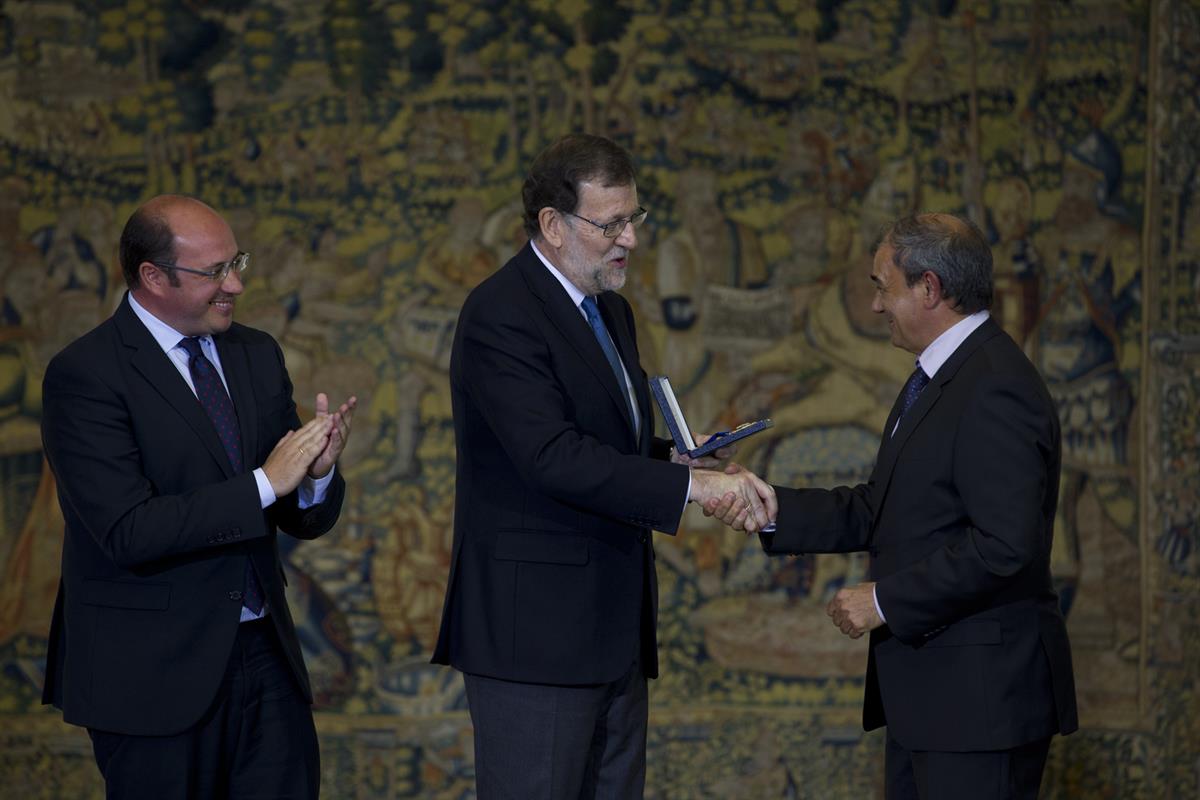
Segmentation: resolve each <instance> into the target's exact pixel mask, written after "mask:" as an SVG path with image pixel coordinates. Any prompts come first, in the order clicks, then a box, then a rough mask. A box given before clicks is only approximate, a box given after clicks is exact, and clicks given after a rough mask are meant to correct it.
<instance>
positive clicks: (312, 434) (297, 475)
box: [262, 392, 358, 497]
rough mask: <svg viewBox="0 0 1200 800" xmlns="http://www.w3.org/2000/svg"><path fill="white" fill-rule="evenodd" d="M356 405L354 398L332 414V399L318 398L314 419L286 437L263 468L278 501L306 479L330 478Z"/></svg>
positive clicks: (284, 436)
mask: <svg viewBox="0 0 1200 800" xmlns="http://www.w3.org/2000/svg"><path fill="white" fill-rule="evenodd" d="M357 405H358V398H357V397H355V396H353V395H351V397H350V398H349V399H348V400H347V401H346V402H344V403H342V405H341V406H340V407H339V408H338V409H337V410H336V411H333V412H330V410H329V397H328V396H327V395H326V394H325V393H324V392H319V393H318V394H317V399H316V405H315V406H314V408H315V410H316V413H315V414H314V416H313V418H312V419H310V420H309V421H308V422H306V423H304V424H303V425H302V426H300V428H299V429H298V430H294V431H288V432H287V433H285V434H284V435H283V437H282V438H281V439H280V440H279V442H278V443H277V444H276V445H275V448H274V449H273V450H272V451H271V454H270V455H269V456H267V460H266V462H265V463H264V464H263V465H262V469H263V472H264V473H265V474H266V476H267V480H268V481H270V483H271V488H272V489H273V490H274V491H275V496H276V497H282V496H284V495H285V494H288V493H290V492H291V491H292V490H294V489H295V488H296V487H297V486H299V485H300V481H302V480H303V479H304V477H305V476H306V475H307V476H308V477H310V478H313V479H318V478H323V477H325V476H326V475H328V474H329V471H330V470H331V469H333V465H334V464H335V463H337V460H338V457H339V456H341V454H342V451H343V450H345V449H346V441H347V439H349V437H350V422H351V420H352V419H353V418H354V409H355V406H357Z"/></svg>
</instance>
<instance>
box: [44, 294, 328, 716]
mask: <svg viewBox="0 0 1200 800" xmlns="http://www.w3.org/2000/svg"><path fill="white" fill-rule="evenodd" d="M215 341H216V343H217V349H218V352H219V353H220V356H221V367H222V370H223V371H224V373H225V379H226V381H227V383H228V385H229V390H230V394H231V395H232V397H233V404H234V408H235V409H236V411H237V416H238V423H239V425H240V427H241V435H242V452H243V454H244V456H245V459H244V460H245V463H246V467H247V469H248V470H252V469H254V468H255V467H258V466H261V465H262V463H263V462H264V461H265V460H266V457H267V455H268V454H269V453H270V452H271V449H272V448H273V447H274V446H275V444H276V442H278V440H279V438H280V437H281V436H283V434H284V433H285V432H286V431H287V430H289V429H295V428H297V427H299V424H300V420H299V418H298V417H297V415H296V405H295V403H294V402H293V401H292V384H291V381H290V380H289V378H288V374H287V370H286V368H285V367H284V363H283V354H282V352H280V350H279V346H278V345H277V344H276V343H275V341H274V340H273V339H272V338H271V337H270V336H268V335H267V334H265V333H262V332H261V331H257V330H254V329H252V328H247V327H244V326H241V325H237V324H234V325H233V326H232V327H231V328H230V329H229V330H228V331H227V332H225V333H223V334H220V335H218V336H216V337H215ZM42 405H43V417H42V442H43V446H44V448H45V452H46V457H47V458H48V459H49V462H50V467H51V469H52V470H53V471H54V475H55V478H56V479H57V483H58V495H59V503H60V505H61V506H62V511H63V516H64V517H65V519H66V535H65V538H64V542H63V563H62V581H61V583H60V584H59V593H58V601H57V603H56V604H55V609H54V618H53V622H52V624H51V629H50V646H49V653H48V656H47V662H48V663H47V668H46V685H45V690H44V693H43V701H44V702H47V703H53V704H54V705H56V706H58V707H60V708H61V709H62V710H63V718H64V719H65V720H66V721H67V722H71V723H74V724H77V725H85V726H88V727H90V728H98V729H101V730H106V731H112V732H116V733H125V734H136V735H156V736H161V735H170V734H175V733H178V732H181V731H183V730H185V729H187V728H188V727H190V726H191V725H193V724H194V723H195V722H196V721H197V720H198V719H199V718H200V716H201V715H202V714H203V713H204V712H205V711H206V710H207V709H208V707H209V706H210V705H211V703H212V701H213V699H214V697H215V695H216V692H217V689H218V687H219V685H220V683H221V679H222V677H223V676H224V674H225V665H226V662H227V661H228V659H229V654H230V652H231V650H232V647H233V640H234V637H235V635H236V634H237V630H238V624H239V623H238V620H239V618H240V615H241V607H242V602H241V591H242V587H243V582H244V570H245V563H246V559H247V558H249V559H252V561H253V563H254V567H255V570H256V572H257V574H258V577H259V579H260V582H261V583H262V586H263V590H264V592H265V596H266V599H267V602H268V604H269V606H270V614H269V615H268V618H269V619H270V620H271V621H272V622H273V623H274V626H275V629H276V630H277V631H278V633H279V639H280V641H281V642H282V643H283V649H284V653H285V654H286V657H287V660H288V663H289V664H290V666H291V668H292V670H293V671H294V672H295V674H296V678H297V680H298V681H299V683H300V685H301V686H302V687H303V689H304V691H305V693H306V696H307V697H308V699H309V701H310V702H311V700H312V695H311V691H310V690H309V684H308V674H307V672H306V670H305V667H304V662H303V660H302V658H301V655H300V648H299V643H298V642H297V640H296V633H295V627H294V625H293V623H292V619H291V615H290V613H289V611H288V607H287V601H286V600H285V599H284V593H283V581H284V578H283V573H282V570H281V566H280V563H279V554H278V550H277V548H276V543H275V534H276V530H277V529H280V530H284V531H286V532H287V533H290V534H292V535H294V536H299V537H302V538H314V537H316V536H319V535H321V534H322V533H325V532H326V531H328V530H329V529H330V527H332V525H333V524H334V522H335V521H336V519H337V516H338V513H339V511H340V509H341V502H342V496H343V494H344V488H345V484H344V482H343V480H342V478H341V477H340V475H337V476H335V477H334V480H333V481H332V483H331V484H330V487H329V491H328V493H327V495H326V497H325V500H324V502H322V503H320V504H318V505H316V506H313V507H311V508H308V509H304V510H301V509H300V508H299V506H298V505H297V499H296V494H295V493H292V494H290V495H288V496H286V497H281V498H279V499H278V500H277V501H276V502H275V503H274V504H273V505H271V506H270V507H269V508H267V509H265V510H264V509H263V508H262V507H261V504H260V501H259V497H258V489H257V486H256V484H255V481H254V476H253V475H252V474H250V472H244V473H242V474H237V475H235V474H234V473H233V469H232V467H231V466H230V463H229V459H228V457H227V456H226V454H225V450H224V449H223V447H222V446H221V441H220V439H219V438H218V437H217V433H216V430H215V429H214V427H213V425H212V423H211V422H210V421H209V419H208V417H207V415H206V414H205V412H204V409H203V408H202V407H201V405H200V403H199V401H198V400H197V399H196V396H195V395H194V394H193V393H192V391H191V389H190V388H189V387H188V385H187V383H186V382H185V381H184V379H183V377H182V376H181V375H180V374H179V372H178V370H177V369H176V368H175V366H174V365H173V364H172V363H171V361H170V359H169V358H168V357H167V355H166V354H165V353H164V352H163V351H162V348H161V347H159V345H158V343H157V342H155V340H154V338H153V337H152V336H151V334H150V332H149V330H147V329H146V326H145V325H143V324H142V322H141V320H139V319H138V318H137V316H136V315H135V314H134V313H133V310H132V309H131V308H130V306H129V301H128V297H126V299H125V300H123V301H122V303H121V305H120V307H119V308H118V309H117V311H116V313H115V314H114V315H113V316H112V317H111V318H109V319H108V320H106V321H105V322H103V323H101V324H100V325H99V326H98V327H96V328H95V329H94V330H92V331H91V332H89V333H87V334H85V335H84V336H83V337H81V338H79V339H78V340H76V341H75V342H74V343H72V344H71V345H69V346H68V347H67V348H66V349H64V350H63V351H62V352H61V353H59V354H58V355H57V356H55V357H54V359H53V360H52V361H51V362H50V365H49V367H48V368H47V369H46V377H45V380H44V384H43V398H42Z"/></svg>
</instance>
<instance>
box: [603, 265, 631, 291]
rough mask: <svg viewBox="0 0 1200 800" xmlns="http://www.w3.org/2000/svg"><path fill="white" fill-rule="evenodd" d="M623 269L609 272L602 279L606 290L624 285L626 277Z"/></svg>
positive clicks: (612, 289)
mask: <svg viewBox="0 0 1200 800" xmlns="http://www.w3.org/2000/svg"><path fill="white" fill-rule="evenodd" d="M626 277H627V276H626V274H625V270H623V269H622V270H619V271H615V272H610V273H609V274H608V275H607V276H606V278H605V280H604V288H605V290H607V291H610V292H615V291H617V290H619V289H621V288H622V287H624V286H625V278H626Z"/></svg>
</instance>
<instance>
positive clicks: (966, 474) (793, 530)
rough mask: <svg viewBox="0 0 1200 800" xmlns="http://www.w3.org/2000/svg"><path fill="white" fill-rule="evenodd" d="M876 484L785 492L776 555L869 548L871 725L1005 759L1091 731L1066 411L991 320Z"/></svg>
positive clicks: (907, 740)
mask: <svg viewBox="0 0 1200 800" xmlns="http://www.w3.org/2000/svg"><path fill="white" fill-rule="evenodd" d="M898 412H899V409H898V407H897V408H893V409H892V413H891V416H890V417H889V418H888V421H887V425H886V427H885V429H884V431H885V433H884V437H883V442H882V444H881V445H880V448H879V455H878V459H877V461H876V464H875V468H874V471H873V472H872V474H871V477H870V479H869V480H868V482H867V483H866V484H863V485H860V486H856V487H839V488H837V489H833V490H822V489H798V490H797V489H778V490H777V491H778V497H779V516H778V531H777V532H776V533H775V534H773V535H772V534H763V535H762V537H761V538H762V542H763V546H764V548H765V549H766V550H767V551H768V552H771V553H799V552H806V553H830V552H848V551H854V550H867V551H869V552H870V555H871V580H874V581H876V595H877V597H878V600H879V605H880V607H881V608H882V609H883V613H884V615H885V616H886V617H887V624H886V625H885V626H884V627H881V628H878V629H876V630H875V631H873V632H872V633H871V637H870V647H869V656H868V664H867V678H866V700H865V703H864V706H863V725H864V727H865V728H866V729H868V730H870V729H872V728H876V727H879V726H881V725H884V724H886V725H887V726H888V732H889V734H890V735H891V736H893V737H894V738H895V739H896V740H897V741H898V742H899V743H900V744H901V745H902V746H904V747H905V748H907V749H909V750H939V751H978V750H1002V749H1007V748H1011V747H1016V746H1018V745H1021V744H1025V743H1028V742H1032V741H1034V740H1037V739H1042V738H1046V737H1048V736H1050V735H1052V734H1054V733H1070V732H1071V731H1073V730H1075V729H1076V728H1077V727H1078V722H1077V719H1076V708H1075V687H1074V679H1073V676H1072V670H1071V653H1070V647H1069V644H1068V642H1067V632H1066V626H1065V624H1064V621H1063V617H1062V614H1061V613H1060V611H1059V608H1058V598H1057V596H1056V594H1055V592H1054V590H1053V588H1052V586H1051V579H1050V545H1051V540H1052V537H1053V531H1054V514H1055V508H1056V505H1057V502H1058V481H1059V470H1060V453H1061V442H1060V434H1059V422H1058V414H1057V412H1056V410H1055V406H1054V402H1053V400H1051V398H1050V395H1049V393H1048V392H1047V390H1046V387H1045V384H1044V382H1043V381H1042V379H1041V377H1040V376H1039V375H1038V373H1037V371H1036V370H1035V369H1034V367H1033V365H1032V364H1031V363H1030V362H1029V360H1028V359H1027V358H1026V357H1025V355H1024V353H1022V352H1021V349H1020V348H1019V347H1017V345H1016V343H1014V342H1013V341H1012V339H1010V338H1009V337H1008V335H1007V334H1005V333H1004V332H1003V330H1001V328H1000V327H999V326H998V325H997V324H996V323H995V321H993V320H991V319H989V320H987V321H986V322H984V324H983V325H982V326H980V327H979V328H978V329H976V330H975V331H974V332H973V333H972V334H971V335H970V336H969V337H967V339H966V340H965V341H964V342H963V343H962V344H961V345H960V346H959V347H958V349H957V350H955V351H954V353H953V354H952V355H951V357H950V358H949V359H948V360H947V361H946V363H945V364H943V365H942V367H941V368H940V369H939V370H938V372H937V374H936V375H934V376H933V379H932V381H931V382H930V383H929V385H928V386H926V387H925V390H924V391H923V392H922V393H921V395H920V397H919V398H918V400H917V402H916V403H915V404H914V405H913V407H912V408H911V409H910V410H909V412H908V414H906V415H905V417H904V419H903V420H901V422H900V427H899V429H897V431H896V433H895V435H894V436H892V435H889V433H890V431H891V430H892V427H893V426H894V425H895V422H896V419H897V415H898Z"/></svg>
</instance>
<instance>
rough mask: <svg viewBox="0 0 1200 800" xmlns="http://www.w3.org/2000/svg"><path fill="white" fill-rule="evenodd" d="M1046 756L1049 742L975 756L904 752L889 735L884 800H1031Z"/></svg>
mask: <svg viewBox="0 0 1200 800" xmlns="http://www.w3.org/2000/svg"><path fill="white" fill-rule="evenodd" d="M1049 751H1050V739H1049V738H1046V739H1038V740H1037V741H1034V742H1030V743H1028V744H1023V745H1020V746H1019V747H1014V748H1011V749H1009V750H990V751H984V752H977V753H948V752H939V751H933V750H906V749H905V748H904V747H902V746H901V745H900V743H899V742H897V741H896V740H895V739H893V738H892V737H891V735H890V734H889V735H888V737H887V750H886V754H885V755H884V773H885V775H886V783H887V789H886V796H887V800H960V798H964V797H969V798H971V800H1037V796H1038V789H1039V787H1040V786H1041V784H1042V770H1043V769H1044V768H1045V766H1046V756H1047V754H1048V753H1049Z"/></svg>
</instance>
